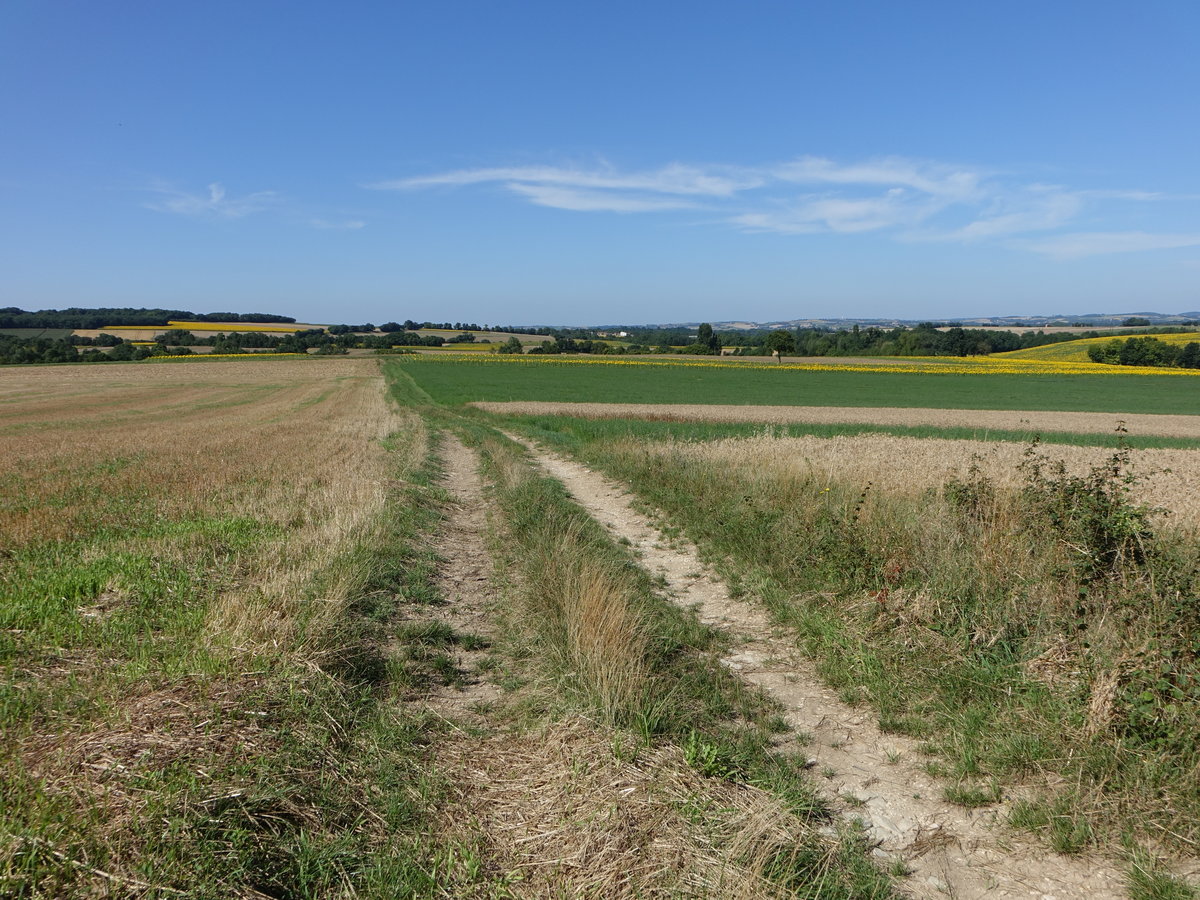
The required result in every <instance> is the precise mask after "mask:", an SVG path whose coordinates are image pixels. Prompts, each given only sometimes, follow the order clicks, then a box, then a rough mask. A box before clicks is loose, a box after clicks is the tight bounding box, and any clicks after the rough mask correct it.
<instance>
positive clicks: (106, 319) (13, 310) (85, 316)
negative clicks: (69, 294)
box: [0, 306, 296, 329]
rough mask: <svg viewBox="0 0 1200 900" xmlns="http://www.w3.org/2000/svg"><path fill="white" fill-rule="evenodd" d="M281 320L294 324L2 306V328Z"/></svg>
mask: <svg viewBox="0 0 1200 900" xmlns="http://www.w3.org/2000/svg"><path fill="white" fill-rule="evenodd" d="M175 321H187V322H278V323H281V324H291V323H293V322H295V321H296V320H295V319H293V318H292V317H291V316H277V315H274V314H273V313H235V312H214V313H194V312H188V311H187V310H184V309H140V308H139V309H134V308H132V307H117V306H112V307H108V306H103V307H98V308H95V309H83V308H80V307H71V308H69V309H43V310H40V311H38V312H30V311H29V310H24V309H21V308H20V307H17V306H6V307H3V308H0V328H72V329H74V328H86V329H96V328H117V327H119V326H121V325H158V326H165V325H167V324H169V323H170V322H175Z"/></svg>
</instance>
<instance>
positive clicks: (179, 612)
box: [0, 360, 429, 897]
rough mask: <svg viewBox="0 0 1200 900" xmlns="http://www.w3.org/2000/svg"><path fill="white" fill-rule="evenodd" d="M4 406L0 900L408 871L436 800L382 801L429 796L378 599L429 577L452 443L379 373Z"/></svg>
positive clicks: (255, 887)
mask: <svg viewBox="0 0 1200 900" xmlns="http://www.w3.org/2000/svg"><path fill="white" fill-rule="evenodd" d="M0 396H2V397H3V401H4V402H3V404H2V405H0V460H3V464H2V466H3V468H2V469H0V484H2V487H3V491H2V498H3V500H2V502H0V546H2V547H3V548H4V550H3V553H2V554H0V597H2V598H3V599H2V600H0V722H2V725H3V738H2V739H0V807H3V809H4V810H5V815H4V820H3V824H2V825H0V885H2V887H0V893H4V894H5V895H6V896H18V897H23V896H30V897H33V896H61V897H68V896H139V897H140V896H167V895H183V894H186V895H187V896H197V897H207V896H301V895H305V896H307V895H312V892H315V893H316V894H321V893H322V892H326V891H328V890H330V889H332V886H334V885H341V884H343V883H344V881H345V879H346V878H347V874H346V873H347V869H350V870H352V871H354V872H355V873H356V875H355V877H356V879H358V881H359V882H363V881H366V882H368V883H369V882H371V881H372V880H373V879H383V880H384V881H385V882H389V883H390V882H392V881H401V880H403V879H404V877H405V876H404V874H403V871H406V870H407V868H411V860H412V858H413V854H412V853H411V852H407V851H405V850H403V849H402V847H404V846H407V844H406V842H409V843H411V834H410V831H409V828H410V826H407V825H406V824H405V823H406V822H407V821H409V820H410V819H411V818H412V807H413V801H411V800H401V799H400V796H399V794H397V798H396V800H395V802H392V803H390V805H386V806H385V807H384V808H383V809H382V810H376V809H375V808H374V807H375V805H376V800H377V792H378V791H379V790H381V789H386V788H387V786H388V785H389V784H394V783H396V782H397V781H399V782H400V783H402V784H403V786H402V787H401V788H398V789H397V790H398V791H401V792H404V791H407V792H409V793H408V794H407V795H406V796H410V797H412V798H416V797H419V796H420V791H419V790H415V789H414V788H413V784H415V783H419V779H413V778H411V777H409V776H406V775H404V774H402V773H403V772H405V771H406V767H407V766H408V765H409V763H408V761H407V760H408V758H409V756H410V755H411V753H412V734H411V733H410V730H411V728H412V725H411V722H409V721H407V720H405V719H403V718H398V717H396V716H395V715H394V714H389V715H388V716H387V717H381V716H379V715H378V713H377V712H376V711H374V710H373V707H372V705H371V702H370V697H371V694H370V691H369V690H365V689H367V688H369V687H370V680H369V678H368V676H369V674H370V672H371V671H372V668H371V667H372V666H375V667H376V668H378V667H379V666H380V665H382V661H380V660H378V653H377V651H375V650H373V649H372V648H373V646H374V643H373V642H374V641H375V638H373V637H372V630H371V629H372V627H374V626H372V625H371V624H370V620H369V619H368V618H366V617H365V616H364V613H363V610H364V606H363V604H364V602H365V600H364V598H365V597H367V596H369V592H370V591H371V590H372V589H373V588H372V584H371V579H372V578H374V579H375V580H376V581H378V580H379V578H381V577H384V576H385V575H386V573H387V572H388V571H393V572H394V571H396V567H397V565H398V564H399V563H401V562H403V563H404V566H403V568H402V571H409V572H411V573H412V574H413V576H414V585H413V587H414V589H415V588H419V587H420V585H419V583H417V582H419V581H420V579H421V577H422V566H423V565H425V566H426V567H427V563H422V562H421V560H422V557H421V555H420V551H419V549H417V548H413V547H411V546H408V545H406V544H405V543H404V542H403V541H401V540H399V535H402V534H404V533H405V532H406V530H407V531H412V530H413V529H414V528H415V527H417V524H418V523H419V522H420V520H421V517H422V516H425V517H428V515H429V512H428V507H427V505H423V504H422V502H421V501H420V497H419V492H418V489H417V488H416V487H415V486H407V485H406V484H405V483H404V482H402V481H397V480H396V479H397V476H399V475H402V474H403V473H409V472H412V471H414V469H415V467H418V466H420V465H422V464H423V462H424V457H425V453H426V448H425V430H424V427H423V426H422V425H421V423H420V421H419V419H418V418H417V417H416V416H415V415H413V414H412V413H409V412H406V411H404V410H401V409H398V408H397V407H396V406H395V405H393V404H392V403H390V402H389V400H388V398H387V395H386V392H385V390H384V386H383V384H382V381H381V379H380V378H379V377H378V369H377V366H376V365H375V364H373V363H370V362H366V363H357V362H353V361H343V360H331V361H319V362H317V363H316V364H315V365H314V364H313V363H312V362H307V361H306V362H299V361H296V362H278V363H272V364H265V365H264V364H262V363H259V362H240V361H234V362H231V363H228V364H224V365H221V364H215V365H214V364H207V365H204V366H198V367H183V366H151V365H142V364H136V363H135V364H126V365H119V364H114V365H111V366H104V367H94V368H93V367H62V366H60V367H28V368H18V369H6V370H3V371H2V372H0ZM397 491H403V492H407V494H406V495H407V496H408V498H409V503H407V504H406V505H404V506H400V507H393V506H390V505H389V504H388V503H387V501H388V499H389V498H390V497H392V496H394V495H395V494H396V493H397ZM414 492H416V493H414ZM385 536H387V537H390V538H391V540H390V542H386V543H385V542H384V540H383V539H384V537H385ZM402 585H403V579H398V580H397V581H396V583H395V584H394V585H389V587H390V588H391V589H392V590H397V589H404V588H403V587H402ZM364 690H365V692H364ZM355 823H358V824H355ZM381 847H389V848H391V850H392V851H394V853H393V854H392V856H394V860H393V861H391V862H389V861H388V858H387V857H381V856H380V855H379V850H380V848H381Z"/></svg>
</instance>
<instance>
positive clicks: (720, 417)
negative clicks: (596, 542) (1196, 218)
mask: <svg viewBox="0 0 1200 900" xmlns="http://www.w3.org/2000/svg"><path fill="white" fill-rule="evenodd" d="M790 361H792V360H789V362H790ZM471 405H472V406H475V407H477V408H479V409H482V410H485V411H487V412H491V413H499V414H501V415H510V416H511V415H516V416H578V417H581V418H585V419H647V420H651V421H658V422H749V423H756V424H757V423H761V424H763V425H793V424H796V425H834V424H838V425H840V424H851V425H895V426H902V427H910V426H921V425H929V426H934V427H938V428H983V429H989V428H994V429H997V430H1005V431H1039V432H1040V431H1045V432H1068V433H1078V434H1111V433H1113V432H1114V431H1115V430H1116V427H1117V423H1118V422H1124V423H1125V427H1126V428H1128V429H1129V432H1130V433H1131V434H1139V435H1159V436H1162V437H1182V438H1200V416H1175V415H1151V414H1145V413H1091V412H1045V411H1030V410H1024V411H1023V410H995V409H921V408H912V407H894V408H893V407H869V406H862V407H855V406H729V405H717V404H714V405H707V404H697V403H691V404H689V403H549V402H537V401H519V402H511V403H488V402H479V403H473V404H471Z"/></svg>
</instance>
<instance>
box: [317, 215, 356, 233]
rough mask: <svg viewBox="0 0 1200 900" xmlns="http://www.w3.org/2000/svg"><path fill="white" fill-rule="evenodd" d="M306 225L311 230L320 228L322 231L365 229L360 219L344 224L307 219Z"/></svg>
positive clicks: (350, 220)
mask: <svg viewBox="0 0 1200 900" xmlns="http://www.w3.org/2000/svg"><path fill="white" fill-rule="evenodd" d="M308 224H309V225H311V226H312V227H313V228H320V229H322V230H324V231H357V230H358V229H360V228H365V227H366V225H367V223H366V222H363V221H362V220H361V219H349V220H347V221H344V222H331V221H329V220H328V219H315V218H314V219H309V220H308Z"/></svg>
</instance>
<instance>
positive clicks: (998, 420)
mask: <svg viewBox="0 0 1200 900" xmlns="http://www.w3.org/2000/svg"><path fill="white" fill-rule="evenodd" d="M471 405H472V406H474V407H475V408H477V409H482V410H484V411H485V412H491V413H497V414H499V415H514V416H566V417H570V418H583V419H636V420H640V421H653V422H715V423H747V424H761V425H793V424H804V425H828V424H846V425H851V424H854V425H877V426H882V427H891V428H917V427H921V426H927V427H930V428H934V429H972V430H973V431H974V432H977V433H980V434H987V433H997V432H999V433H1004V434H1012V433H1018V434H1023V435H1030V436H1031V435H1033V434H1035V433H1038V434H1043V435H1045V434H1046V433H1051V434H1059V433H1061V434H1074V435H1084V434H1095V435H1108V436H1112V435H1113V434H1114V431H1115V429H1116V427H1117V425H1118V424H1122V425H1123V426H1124V427H1125V428H1126V429H1127V430H1128V432H1129V434H1130V435H1137V436H1146V435H1157V436H1162V437H1176V438H1185V439H1190V440H1197V439H1200V420H1198V419H1197V418H1196V417H1194V416H1175V415H1142V414H1138V413H1080V412H1059V411H1054V412H1050V411H1029V410H978V409H970V410H957V409H956V410H951V409H921V408H917V409H914V408H911V407H869V406H867V407H846V406H763V405H756V406H751V405H743V406H733V405H727V406H722V405H718V404H686V403H643V404H639V403H551V402H546V401H524V402H515V403H489V402H486V401H479V402H475V403H472V404H471Z"/></svg>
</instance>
